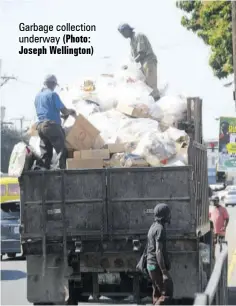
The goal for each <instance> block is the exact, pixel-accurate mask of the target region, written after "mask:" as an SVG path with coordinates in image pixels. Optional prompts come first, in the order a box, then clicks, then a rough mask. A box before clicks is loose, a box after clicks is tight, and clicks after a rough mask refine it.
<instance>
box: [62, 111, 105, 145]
mask: <svg viewBox="0 0 236 306" xmlns="http://www.w3.org/2000/svg"><path fill="white" fill-rule="evenodd" d="M99 134H100V132H99V130H98V129H96V128H95V127H94V126H93V125H92V124H91V123H90V122H89V121H88V120H87V119H86V118H85V117H84V116H83V115H79V116H78V117H77V119H76V120H75V123H74V125H73V126H72V128H71V129H70V131H69V132H68V135H67V136H66V146H67V148H68V147H69V148H73V149H75V150H77V151H80V150H88V149H91V148H92V147H93V144H94V142H95V139H96V138H97V136H98V135H99Z"/></svg>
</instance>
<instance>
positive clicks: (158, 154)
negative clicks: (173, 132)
mask: <svg viewBox="0 0 236 306" xmlns="http://www.w3.org/2000/svg"><path fill="white" fill-rule="evenodd" d="M176 151H177V150H176V145H175V142H174V141H173V140H172V139H170V138H169V137H168V135H167V134H166V133H156V132H153V131H152V132H148V133H146V134H145V135H144V136H143V137H142V139H141V140H140V142H139V144H138V146H137V148H136V150H134V152H133V153H134V154H137V155H140V156H142V157H143V158H144V159H145V160H146V161H147V162H148V163H149V164H150V165H151V166H153V167H156V166H160V165H162V164H164V163H166V161H167V160H168V159H170V158H171V157H173V156H174V155H175V154H176Z"/></svg>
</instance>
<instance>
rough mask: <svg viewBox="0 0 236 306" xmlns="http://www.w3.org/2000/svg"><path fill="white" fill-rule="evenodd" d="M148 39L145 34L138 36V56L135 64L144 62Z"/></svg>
mask: <svg viewBox="0 0 236 306" xmlns="http://www.w3.org/2000/svg"><path fill="white" fill-rule="evenodd" d="M146 45H147V37H146V36H145V35H143V34H138V35H137V53H138V55H137V56H136V58H135V59H134V60H135V62H137V63H139V62H140V61H142V60H143V59H144V57H145V54H146V51H147V50H146Z"/></svg>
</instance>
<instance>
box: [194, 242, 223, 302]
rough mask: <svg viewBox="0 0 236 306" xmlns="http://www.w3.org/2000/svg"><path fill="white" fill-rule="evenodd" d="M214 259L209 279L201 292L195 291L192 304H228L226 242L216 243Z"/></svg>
mask: <svg viewBox="0 0 236 306" xmlns="http://www.w3.org/2000/svg"><path fill="white" fill-rule="evenodd" d="M215 254H216V260H215V265H214V269H213V272H212V274H211V277H210V280H209V282H208V285H207V287H206V290H205V291H204V292H203V293H197V294H196V297H195V300H194V305H228V286H227V271H228V246H227V242H222V243H220V244H217V245H216V250H215Z"/></svg>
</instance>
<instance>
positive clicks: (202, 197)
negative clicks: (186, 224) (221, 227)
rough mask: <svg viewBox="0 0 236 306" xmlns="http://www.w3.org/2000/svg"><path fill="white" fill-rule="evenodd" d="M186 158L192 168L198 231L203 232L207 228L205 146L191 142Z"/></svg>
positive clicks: (207, 205)
mask: <svg viewBox="0 0 236 306" xmlns="http://www.w3.org/2000/svg"><path fill="white" fill-rule="evenodd" d="M188 158H189V164H190V165H192V168H193V182H194V194H195V197H194V201H195V206H196V218H197V228H198V231H199V233H200V232H201V234H204V229H207V228H209V218H208V215H209V198H208V175H207V148H206V147H205V146H204V145H202V144H199V143H197V142H196V141H194V142H192V143H191V144H190V146H189V149H188Z"/></svg>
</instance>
